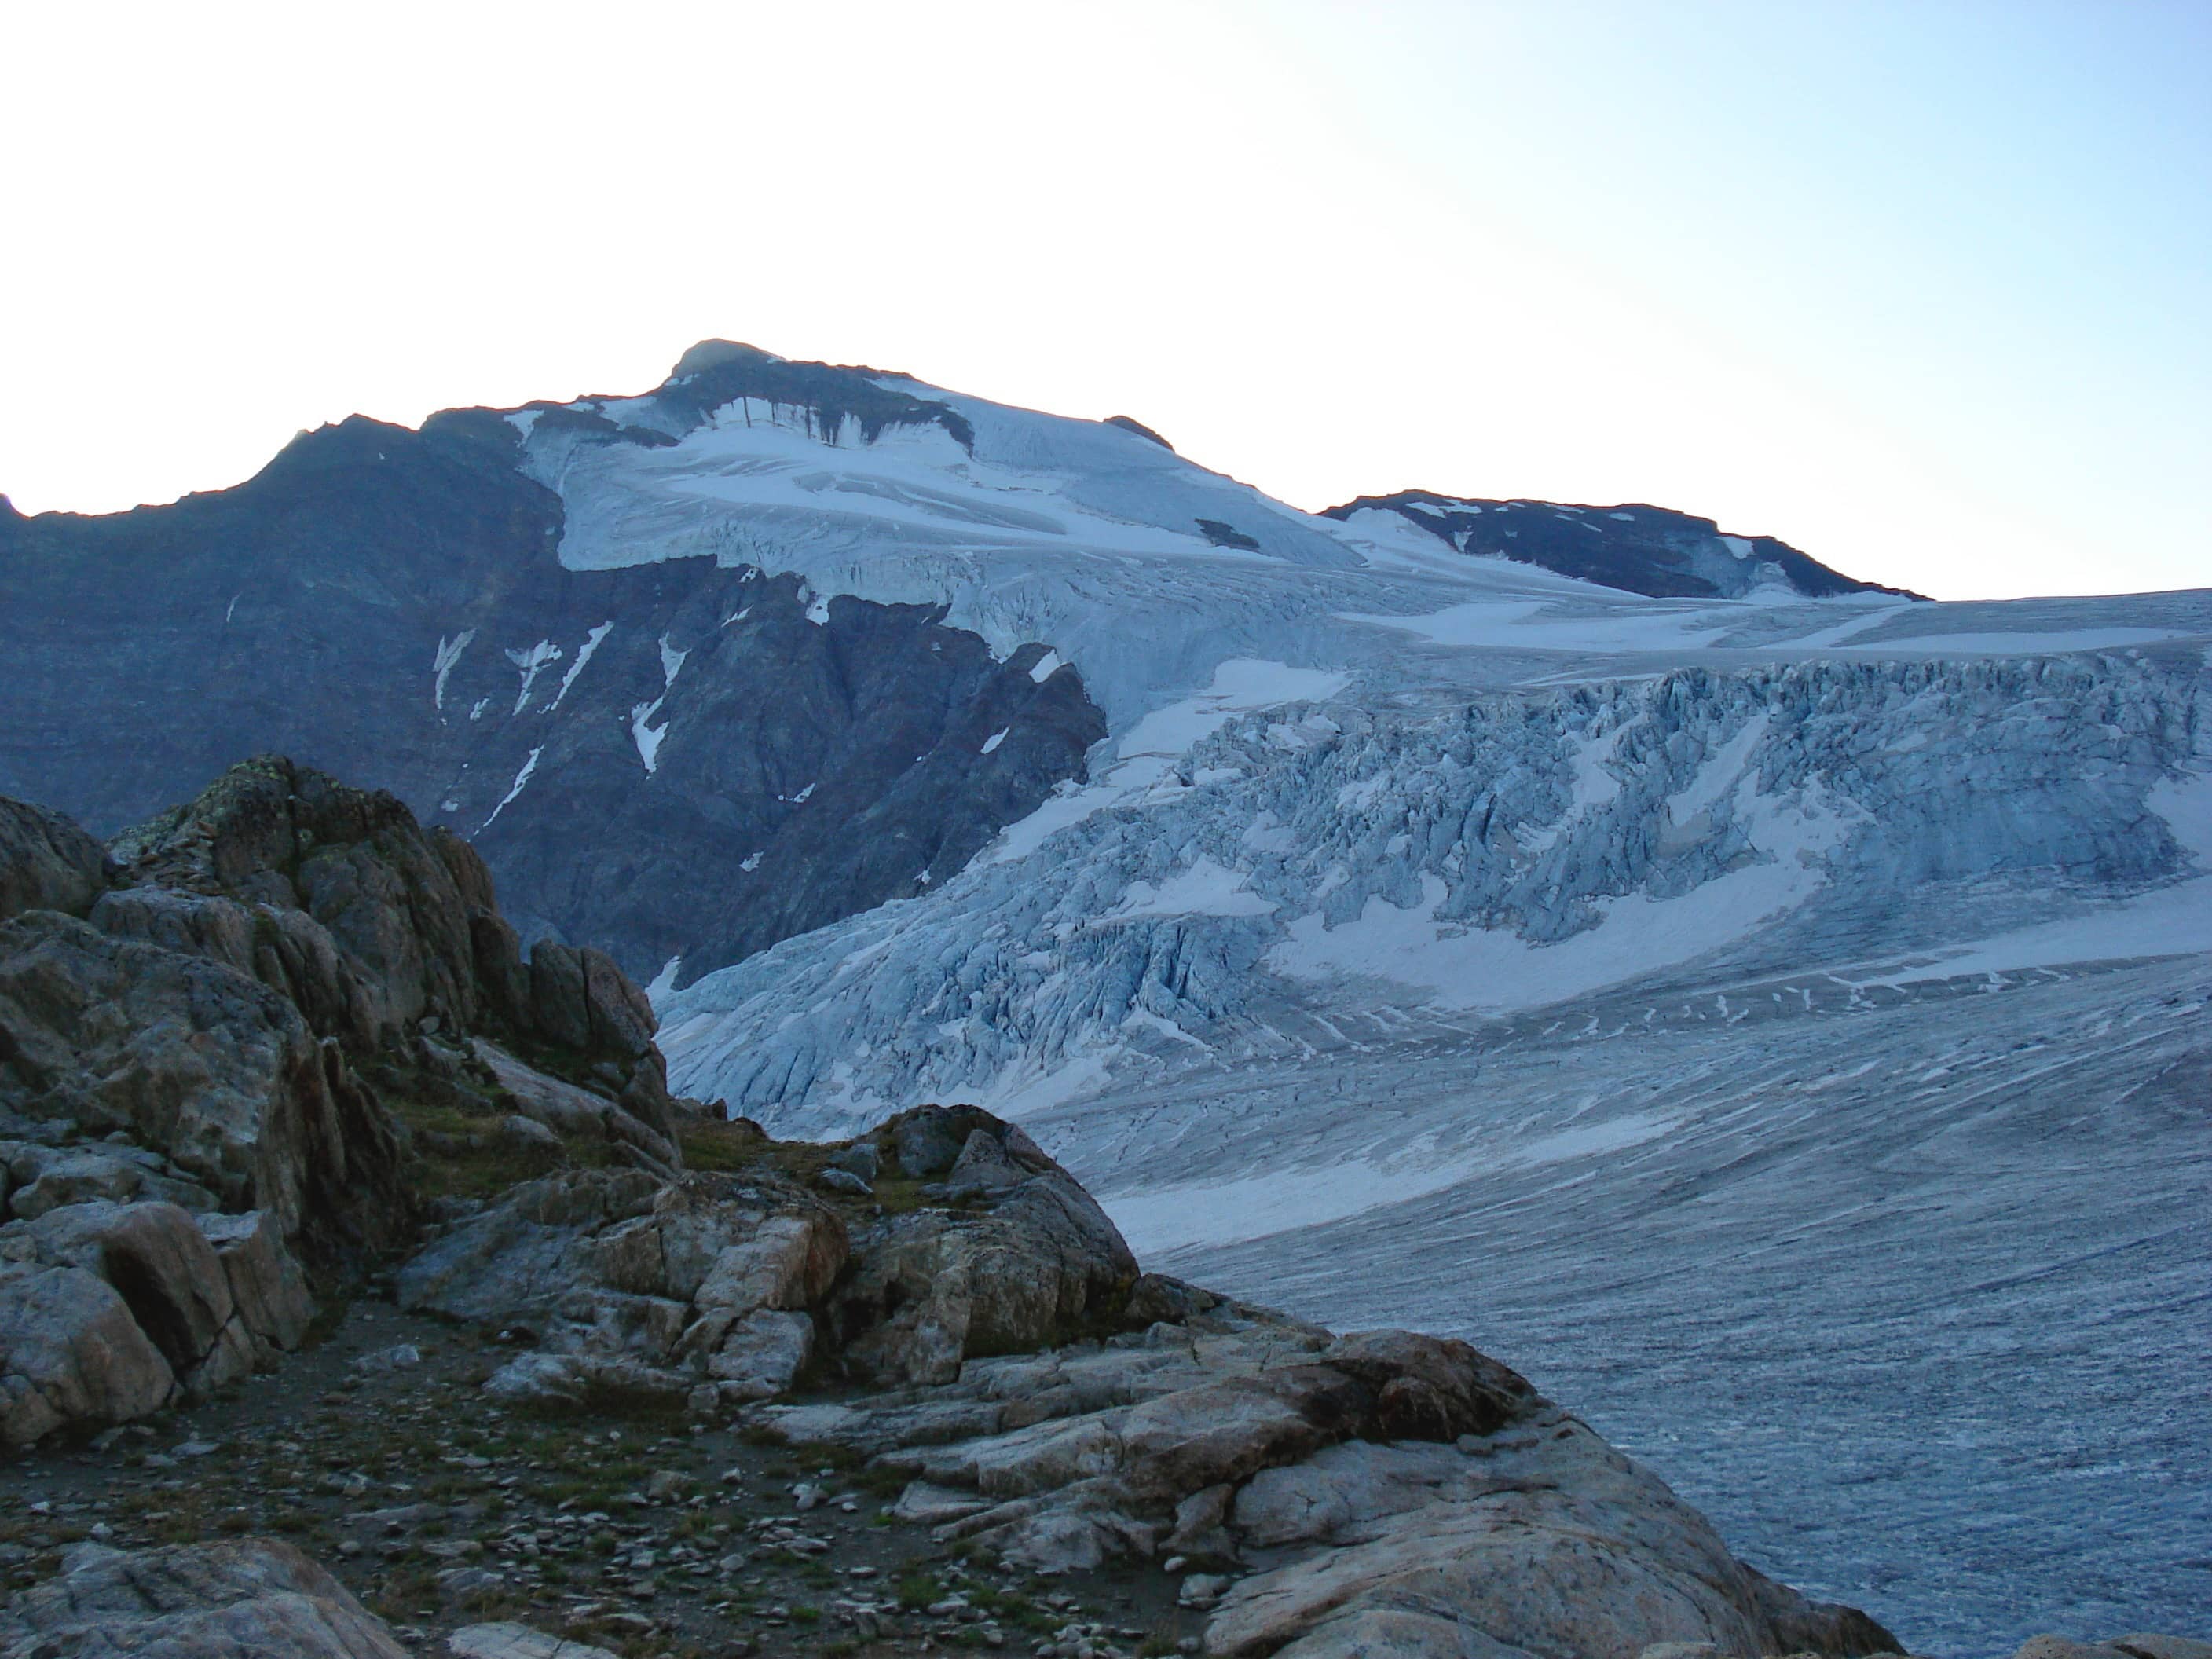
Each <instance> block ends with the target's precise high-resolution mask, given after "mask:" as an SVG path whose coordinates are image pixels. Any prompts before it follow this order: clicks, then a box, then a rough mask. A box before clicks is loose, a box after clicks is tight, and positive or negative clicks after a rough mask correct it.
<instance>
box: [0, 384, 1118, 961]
mask: <svg viewBox="0 0 2212 1659" xmlns="http://www.w3.org/2000/svg"><path fill="white" fill-rule="evenodd" d="M573 424H574V426H575V427H577V428H583V429H584V430H585V432H586V435H585V436H579V435H577V433H576V432H575V431H569V432H568V435H567V437H566V440H565V441H567V442H568V443H570V444H582V443H584V442H586V441H625V442H626V440H623V439H622V438H621V437H620V435H619V434H618V433H617V434H615V435H614V436H612V437H611V438H610V437H608V435H607V434H605V433H602V432H600V431H599V430H598V429H597V428H590V427H589V425H588V423H587V422H584V421H582V420H580V419H579V420H578V421H576V422H574V423H573ZM520 459H521V440H520V434H519V433H518V432H517V431H516V430H515V428H514V427H513V425H511V424H510V423H509V422H507V421H505V420H502V419H501V418H499V417H498V416H491V415H489V414H486V413H484V412H483V411H464V412H461V413H458V414H453V415H446V416H437V417H435V418H434V419H433V420H431V421H430V422H428V423H427V424H426V426H425V428H424V429H423V431H422V432H421V433H419V434H417V433H414V432H410V431H407V430H405V429H404V428H397V427H392V426H387V425H384V424H381V423H380V422H371V421H366V420H362V419H358V418H356V419H354V420H350V421H348V422H344V423H343V424H342V425H340V426H337V427H334V428H325V429H323V430H322V431H319V432H317V433H313V434H308V435H303V436H302V437H301V438H300V439H299V440H297V441H295V442H294V443H293V444H292V445H291V446H290V447H289V448H287V449H286V450H285V451H284V452H283V454H281V455H279V456H278V457H277V458H276V460H274V461H272V462H271V463H270V465H269V466H268V467H267V468H266V469H264V471H262V472H261V473H260V474H259V475H258V476H257V477H254V478H253V479H252V480H250V481H249V482H248V483H245V484H242V485H240V486H239V487H238V488H237V489H231V490H225V491H221V492H216V493H214V494H211V495H199V496H192V497H189V498H187V499H186V500H185V501H180V502H179V503H177V504H176V505H174V506H173V507H149V508H141V509H139V510H137V511H136V512H132V513H120V514H116V515H114V516H112V517H109V518H100V519H82V518H76V517H71V516H69V515H63V514H47V515H43V516H41V517H39V518H36V519H30V520H24V519H21V518H20V517H15V518H9V519H0V640H4V642H5V644H6V646H7V648H8V658H9V662H10V664H11V665H12V666H11V668H10V669H9V671H7V672H6V673H4V674H0V789H6V790H12V791H14V792H15V793H21V794H24V795H28V796H32V797H35V798H40V799H46V800H49V801H52V802H53V803H55V804H57V805H61V806H64V807H65V808H67V809H68V810H70V811H74V812H76V813H78V814H80V815H82V817H84V818H85V819H86V820H87V821H88V822H89V823H94V824H95V825H97V826H99V827H100V828H103V829H110V828H113V827H115V826H117V825H118V824H120V823H125V822H128V821H131V820H132V819H134V818H137V817H143V816H145V815H146V814H147V813H149V812H150V811H155V810H157V809H159V808H160V807H162V806H164V805H167V804H169V803H170V802H171V801H173V800H174V799H179V797H181V796H182V795H184V794H185V793H189V791H190V789H191V787H192V784H191V780H192V779H193V778H194V776H195V775H205V774H206V773H208V772H210V771H213V770H216V769H219V766H220V764H221V763H222V759H223V758H224V757H227V756H228V755H230V754H233V753H235V752H237V751H238V750H241V749H268V750H278V749H281V750H286V751H289V752H291V753H295V754H297V755H299V756H301V757H303V759H305V760H307V761H310V762H312V763H315V764H318V765H322V766H326V767H329V768H331V769H334V770H341V771H344V772H347V773H349V774H352V775H359V776H362V777H365V778H368V779H370V780H372V781H374V782H375V783H377V784H379V785H380V786H382V787H388V788H390V789H392V791H393V792H394V793H398V794H399V795H400V796H401V797H402V798H403V799H406V800H408V801H409V802H410V805H413V806H415V807H416V809H417V810H418V811H421V813H422V816H423V817H425V818H426V819H432V820H435V821H436V822H438V823H442V824H445V825H447V826H448V827H450V828H453V829H455V830H457V831H458V832H459V833H461V834H463V835H465V836H468V837H470V838H471V839H472V840H474V841H475V842H477V844H478V846H479V847H480V848H481V850H482V851H483V854H484V855H485V857H486V858H487V860H489V862H490V864H491V866H492V867H493V870H494V872H495V874H496V875H497V876H498V878H499V879H500V880H501V884H502V885H503V888H504V890H506V891H507V892H509V893H510V894H511V895H512V900H511V903H510V913H511V914H512V915H513V916H514V918H515V920H516V921H517V923H518V925H520V927H522V929H523V931H524V933H526V936H528V937H532V938H536V937H539V936H543V935H546V934H551V935H554V936H556V937H564V938H574V937H581V938H592V937H598V938H603V939H606V940H608V941H609V947H610V949H611V951H612V952H613V953H614V954H615V955H616V956H617V959H618V960H620V961H621V962H622V963H623V966H624V968H625V969H629V971H631V972H633V973H635V974H636V975H638V976H639V977H640V978H641V979H646V978H651V977H653V975H654V974H655V973H657V972H659V971H660V970H661V969H663V967H664V964H666V963H669V962H670V961H671V958H673V957H676V956H678V955H679V954H682V953H689V957H690V966H691V970H692V971H693V972H695V973H696V972H699V971H703V970H704V969H708V968H712V967H714V966H716V965H718V964H720V963H726V962H731V961H735V960H737V959H738V958H740V957H744V955H746V954H748V953H750V951H756V950H757V949H759V948H760V947H761V946H763V945H767V944H769V943H772V942H774V941H775V939H781V938H783V937H786V936H787V935H788V934H790V933H795V932H803V931H805V930H806V929H807V928H810V927H818V926H820V925H821V924H823V923H824V922H827V921H834V920H836V919H837V918H838V917H840V916H843V915H849V914H851V913H852V912H853V911H854V910H855V909H860V908H866V907H867V906H869V905H872V904H875V903H878V902H882V901H884V900H885V899H888V898H893V897H898V896H904V895H906V894H909V893H912V892H915V891H918V890H921V888H922V887H924V886H926V885H927V883H928V882H930V881H933V880H941V879H943V878H945V877H946V876H948V875H950V874H951V872H954V871H956V870H957V869H958V868H959V867H960V866H961V865H963V863H965V862H966V860H968V858H969V856H970V855H971V854H973V852H974V851H975V848H977V847H979V846H980V845H981V844H982V842H984V841H986V840H987V839H988V838H989V836H990V835H991V834H992V833H993V832H994V830H995V829H998V828H999V827H1000V825H1002V824H1004V823H1008V822H1011V821H1012V820H1014V819H1016V818H1018V817H1022V816H1024V814H1025V813H1026V812H1028V811H1030V809H1032V808H1033V807H1034V806H1035V805H1036V804H1037V803H1038V802H1039V801H1040V800H1041V799H1043V797H1044V796H1045V794H1046V793H1048V791H1049V790H1050V789H1051V788H1052V787H1053V786H1054V784H1055V783H1057V782H1059V781H1061V780H1064V779H1068V778H1074V777H1079V776H1080V775H1082V768H1083V756H1084V752H1085V749H1086V748H1087V747H1088V746H1089V744H1091V743H1092V742H1094V741H1095V740H1096V739H1097V738H1098V737H1099V736H1100V735H1101V734H1102V732H1103V725H1102V724H1101V722H1100V720H1099V718H1098V715H1097V711H1096V710H1095V709H1094V708H1091V705H1090V703H1089V702H1088V700H1087V699H1086V698H1085V695H1084V692H1083V688H1082V684H1081V681H1080V678H1079V676H1078V675H1077V674H1076V673H1075V672H1074V671H1073V670H1069V669H1058V670H1057V671H1054V667H1055V666H1056V665H1047V666H1046V668H1045V671H1042V672H1039V671H1037V670H1038V669H1039V667H1040V665H1042V663H1043V659H1044V657H1045V653H1044V651H1043V649H1042V647H1029V648H1028V649H1027V650H1025V651H1024V650H1016V651H1014V652H1012V653H1001V654H1000V656H994V653H992V652H991V651H990V650H988V649H987V647H985V645H984V643H983V641H981V640H980V639H978V638H977V637H976V636H975V635H973V634H972V633H966V632H963V631H961V630H958V629H951V628H947V627H945V626H944V625H943V621H942V608H941V607H929V606H917V605H874V604H870V603H867V602H865V601H860V600H855V599H842V598H839V599H828V598H825V597H823V596H820V595H817V594H816V593H814V592H811V591H810V590H809V589H807V588H806V587H805V585H804V584H803V583H802V582H800V581H799V580H796V579H794V578H791V577H783V578H780V579H774V578H768V577H765V576H763V573H761V572H760V571H759V570H758V569H757V568H750V567H744V566H726V565H723V564H720V563H718V562H716V561H714V560H713V559H708V558H691V559H683V560H677V561H672V562H668V563H665V564H656V565H653V566H649V567H645V568H635V569H618V570H571V569H568V568H564V567H563V566H562V564H561V563H560V562H559V561H558V560H557V559H556V556H555V549H556V547H557V545H558V544H559V542H560V540H561V538H562V529H563V513H562V502H561V500H560V498H559V496H558V495H556V494H554V493H553V492H552V491H550V490H549V489H545V488H544V486H543V485H541V484H539V483H535V482H534V481H532V479H531V478H529V477H526V476H525V475H524V473H523V472H522V471H520V470H519V463H520Z"/></svg>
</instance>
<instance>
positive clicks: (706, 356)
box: [668, 340, 783, 380]
mask: <svg viewBox="0 0 2212 1659" xmlns="http://www.w3.org/2000/svg"><path fill="white" fill-rule="evenodd" d="M782 361H783V359H782V358H781V357H779V356H776V355H775V353H774V352H773V351H763V350H762V349H760V348H759V347H758V346H757V345H747V344H746V343H744V341H742V340H702V341H700V342H699V343H698V344H696V345H695V346H693V347H692V348H691V349H690V350H689V351H687V352H685V353H684V355H683V356H681V357H678V359H677V360H676V367H675V368H671V369H670V370H669V371H668V378H669V379H670V380H685V379H688V378H689V377H690V376H691V375H694V374H705V373H706V372H707V371H708V369H710V368H721V367H722V365H723V364H725V363H780V362H782Z"/></svg>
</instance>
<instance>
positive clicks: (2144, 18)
mask: <svg viewBox="0 0 2212 1659" xmlns="http://www.w3.org/2000/svg"><path fill="white" fill-rule="evenodd" d="M11 57H12V58H14V59H15V62H16V64H17V65H18V69H19V75H18V77H17V79H16V82H15V91H14V93H12V94H11V97H10V99H9V100H8V102H7V103H6V105H4V106H0V186H4V197H0V199H5V200H6V201H7V202H8V204H9V216H10V228H11V229H12V231H13V232H14V237H13V239H12V240H13V242H14V244H15V249H16V250H17V252H15V254H14V255H13V256H12V257H11V259H10V261H9V264H8V268H7V270H6V274H5V275H4V276H0V290H4V298H5V301H6V304H5V307H4V309H0V319H4V321H0V489H4V490H7V491H9V493H11V494H12V495H14V496H15V499H16V501H18V503H19V504H20V505H21V506H22V507H26V508H27V509H33V510H35V509H39V508H44V507H80V508H87V509H92V508H101V509H104V508H110V507H118V506H122V505H127V504H129V503H131V502H133V501H141V500H162V499H167V498H169V497H172V496H173V495H177V494H179V493H180V492H182V491H184V490H185V489H194V488H209V487H215V486H220V485H222V484H226V483H232V482H234V481H235V480H236V479H238V478H240V477H243V476H245V475H246V474H247V473H249V472H251V471H253V470H254V469H255V468H256V467H258V465H260V464H261V462H262V461H263V460H264V459H266V458H267V456H268V455H269V453H271V452H272V451H273V450H274V449H275V448H276V447H277V446H279V445H281V444H282V443H283V441H285V439H286V438H288V437H289V435H291V433H292V432H293V431H294V430H295V428H299V427H301V426H304V425H312V424H313V423H315V422H319V421H324V420H330V419H335V418H338V417H340V416H343V415H345V414H348V413H350V412H353V411H355V410H362V411H366V412H368V413H371V414H374V415H378V416H383V417H385V418H388V419H398V420H405V421H410V422H412V421H416V420H419V419H420V418H421V417H422V416H423V415H424V414H425V413H427V412H428V410H432V409H435V408H437V407H440V406H441V405H445V404H453V403H461V402H478V401H483V402H495V403H513V402H520V401H522V400H524V399H526V398H533V397H540V396H556V397H557V396H568V395H574V394H575V393H578V392H585V391H626V390H633V389H641V388H642V387H644V386H647V385H649V384H651V383H652V382H653V381H654V380H658V379H659V376H660V374H662V373H664V372H665V368H666V367H667V365H668V364H669V363H670V362H671V361H672V360H673V359H674V357H675V356H676V355H677V354H678V352H679V351H680V350H681V349H683V348H684V346H685V345H686V344H688V343H690V341H691V340H693V339H695V338H697V337H702V336H704V335H709V334H720V335H726V336H730V337H738V338H745V339H750V340H752V341H754V342H756V343H759V344H762V345H764V346H767V347H769V348H770V349H775V350H779V351H783V352H786V353H787V354H790V355H793V356H821V357H827V358H829V359H832V360H836V361H863V362H874V363H877V364H879V365H882V366H885V367H896V368H906V369H908V370H910V371H912V372H914V373H915V374H921V375H922V376H924V377H926V378H928V379H931V380H935V381H937V382H939V383H940V384H943V385H945V386H953V387H957V388H958V389H960V390H963V391H968V392H976V393H980V394H981V395H984V396H989V397H997V398H1004V399H1006V400H1007V401H1010V402H1017V403H1024V404H1032V405H1036V406H1038V407H1043V408H1048V409H1053V410H1059V411H1060V412H1063V413H1067V414H1074V415H1090V416H1103V415H1106V414H1110V413H1115V412H1121V411H1126V412H1128V413H1131V414H1133V415H1136V416H1139V418H1141V419H1143V420H1146V421H1147V422H1151V423H1152V424H1153V425H1155V426H1157V427H1158V428H1160V429H1161V430H1163V431H1164V432H1165V433H1166V434H1167V435H1169V436H1170V438H1171V439H1173V440H1174V441H1176V444H1177V445H1178V447H1181V448H1182V450H1183V452H1184V453H1187V454H1189V455H1191V456H1192V457H1193V458H1194V459H1198V460H1200V461H1202V462H1204V463H1206V464H1207V465H1212V466H1216V467H1218V468H1220V469H1222V470H1223V471H1228V472H1231V473H1234V474H1236V475H1237V476H1238V477H1243V478H1246V479H1249V481H1251V482H1253V483H1257V484H1259V485H1261V487H1263V488H1265V489H1269V490H1271V491H1273V493H1275V494H1277V495H1281V496H1283V497H1285V499H1287V500H1290V501H1294V502H1296V503H1297V504H1298V505H1301V506H1304V507H1322V506H1326V505H1328V504H1331V503H1332V502H1334V501H1339V500H1341V499H1344V498H1346V497H1347V496H1350V495H1355V494H1359V493H1363V492H1375V491H1383V490H1389V489H1400V488H1405V487H1408V486H1420V487H1425V488H1430V489H1446V490H1455V491H1459V492H1462V493H1467V494H1473V495H1545V496H1552V497H1555V498H1558V499H1563V500H1570V501H1596V502H1610V501H1616V500H1645V501H1655V502H1658V503H1662V504H1664V505H1668V506H1674V507H1681V508H1684V509H1686V510H1690V511H1693V512H1699V513H1709V514H1711V515H1714V516H1716V517H1717V518H1719V519H1720V520H1722V521H1723V525H1724V526H1725V527H1727V528H1729V529H1731V530H1736V531H1741V532H1763V533H1771V534H1775V535H1779V536H1782V537H1784V538H1787V539H1789V540H1790V541H1792V542H1794V543H1796V544H1797V545H1799V546H1801V547H1803V548H1804V549H1805V550H1807V551H1808V552H1811V553H1813V554H1814V556H1817V557H1820V558H1822V559H1824V560H1826V561H1827V562H1830V563H1832V564H1835V565H1837V566H1838V568H1843V569H1845V570H1848V571H1850V572H1852V573H1853V574H1861V575H1865V576H1869V577H1873V578H1876V579H1879V580H1887V581H1892V582H1898V583H1903V584H1905V585H1907V586H1915V587H1917V588H1920V589H1922V590H1923V591H1926V592H1934V593H1937V594H1939V595H1942V596H1945V597H1954V596H1960V597H1963V596H1969V595H2003V594H2012V593H2024V592H2061V591H2063V592H2109V591H2118V590H2125V589H2130V588H2152V587H2172V586H2203V585H2207V584H2212V534H2208V532H2207V529H2206V523H2205V506H2204V503H2205V501H2206V499H2207V496H2208V494H2212V477H2208V472H2212V467H2208V457H2212V413H2208V403H2212V330H2208V325H2207V323H2208V317H2209V316H2212V212H2208V209H2207V206H2206V204H2207V202H2208V200H2212V191H2208V189H2207V185H2208V174H2212V94H2208V91H2207V88H2208V87H2212V5H2207V4H2203V3H2199V4H2194V5H2179V4H2157V3H2118V4H2088V3H2083V4H2076V5H2070V6H2062V5H2054V4H2047V3H2034V0H2020V3H2006V4H1967V3H1951V4H1943V3H1933V4H1916V5H1887V4H1881V3H1856V4H1834V3H1822V0H1795V3H1784V4H1776V3H1768V4H1764V5H1753V4H1745V3H1696V0H1670V3H1658V0H1651V3H1644V0H1637V3H1629V0H1610V3H1598V0H1581V3H1573V0H1562V3H1545V4H1538V3H1518V4H1502V3H1464V4H1458V5H1442V4H1433V5H1431V4H1422V3H1413V0H1407V3H1400V4H1395V5H1363V6H1352V5H1346V4H1328V3H1319V0H1310V3H1309V0H1267V3H1257V0H1254V3H1235V0H1178V3H1172V4H1170V3H1129V4H1118V5H1112V6H1106V5H1100V6H1077V5H1069V6H1062V7H1036V6H1034V5H1016V4H1011V3H997V0H994V3H988V4H984V3H975V4H949V5H939V6H935V7H932V8H928V9H922V8H919V7H915V6H912V5H900V6H894V5H890V4H873V3H869V4H856V3H848V4H836V3H821V4H815V5H810V6H806V7H803V8H802V7H796V6H790V5H781V6H775V7H768V6H757V5H743V4H715V5H706V4H681V3H676V4H665V5H661V6H656V7H653V8H650V9H628V10H622V11H617V9H612V8H605V7H599V8H585V7H581V6H568V5H561V4H538V5H521V4H503V3H502V4H485V3H475V4H459V5H451V4H447V5H437V6H432V5H428V4H418V3H412V0H402V3H394V4H391V5H388V6H386V7H383V8H380V9H378V10H377V11H376V12H375V13H374V15H370V14H361V13H354V14H350V15H347V14H342V13H340V12H338V11H337V10H336V9H300V8H296V7H280V6H273V5H272V6H265V7H264V6H245V5H216V6H211V7H206V8H194V9H189V10H187V9H177V8H156V7H151V6H147V7H132V6H129V5H125V6H119V7H115V8H103V9H89V8H76V9H64V8H52V9H46V14H45V15H40V16H36V17H33V18H31V19H29V20H27V21H26V20H17V22H16V27H15V31H14V39H13V40H12V42H11Z"/></svg>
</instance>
